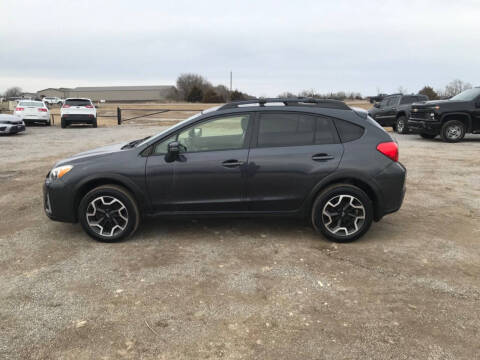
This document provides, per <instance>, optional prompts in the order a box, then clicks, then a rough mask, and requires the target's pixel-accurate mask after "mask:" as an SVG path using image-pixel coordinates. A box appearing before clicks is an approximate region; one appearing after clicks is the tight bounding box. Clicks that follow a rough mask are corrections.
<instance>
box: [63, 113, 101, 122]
mask: <svg viewBox="0 0 480 360" xmlns="http://www.w3.org/2000/svg"><path fill="white" fill-rule="evenodd" d="M62 120H64V121H67V122H69V123H82V124H85V123H89V124H90V123H93V121H95V116H94V115H90V114H64V115H62Z"/></svg>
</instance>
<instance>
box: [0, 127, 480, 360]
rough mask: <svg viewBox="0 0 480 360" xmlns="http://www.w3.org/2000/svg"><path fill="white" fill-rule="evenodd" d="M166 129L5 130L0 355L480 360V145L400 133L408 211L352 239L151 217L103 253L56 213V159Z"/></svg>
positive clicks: (261, 225) (250, 224)
mask: <svg viewBox="0 0 480 360" xmlns="http://www.w3.org/2000/svg"><path fill="white" fill-rule="evenodd" d="M158 130H159V129H158V127H153V126H146V125H140V124H130V125H122V126H121V127H111V128H109V127H99V128H98V129H90V128H72V129H66V130H62V129H59V128H58V127H51V128H46V127H29V128H28V129H27V132H26V133H24V134H20V135H17V136H10V137H0V150H1V154H2V163H1V164H0V181H1V185H2V186H1V191H0V289H1V291H0V358H2V359H17V358H18V359H50V358H53V359H118V358H126V359H140V358H142V359H199V358H202V359H203V358H210V359H220V358H224V359H338V358H342V359H479V358H480V341H479V339H480V311H479V308H480V279H479V274H480V221H479V220H480V181H479V178H480V157H479V146H480V137H478V136H477V137H474V136H470V137H467V139H466V140H465V141H464V142H462V143H459V144H446V143H443V142H440V141H438V140H437V141H427V140H423V139H421V138H420V137H418V136H414V135H405V136H397V137H398V140H399V143H400V154H401V155H400V157H401V161H402V162H403V163H404V164H405V165H406V167H407V169H408V181H407V195H406V198H405V202H404V206H403V208H402V209H401V210H400V211H399V212H398V213H396V214H392V215H389V216H387V217H385V218H384V219H383V220H382V221H381V222H379V223H376V224H374V225H373V226H372V228H371V230H370V232H369V233H368V234H367V235H366V236H365V237H364V238H362V239H361V240H360V241H358V242H356V243H352V244H333V243H330V242H328V241H326V240H325V239H324V238H322V237H321V236H319V235H317V234H315V233H314V232H313V231H312V229H311V228H310V226H309V225H308V224H307V223H306V222H303V221H296V220H278V219H256V220H238V219H237V220H232V219H221V220H218V219H217V220H187V221H173V220H172V221H164V220H149V221H146V222H144V223H143V225H142V226H141V228H140V230H139V231H138V232H137V234H136V236H135V237H134V238H132V239H130V240H128V241H126V242H123V243H119V244H101V243H96V242H94V241H93V240H91V239H90V238H88V237H87V236H86V235H85V234H84V233H83V231H82V230H81V228H80V226H79V225H74V224H63V223H55V222H52V221H50V220H48V219H47V218H46V216H45V215H44V213H43V209H42V196H41V186H42V182H43V180H44V177H45V175H46V173H47V172H48V170H49V169H50V167H51V166H52V165H53V164H54V163H55V162H56V161H57V160H59V159H61V158H62V157H65V156H68V155H71V154H74V153H76V152H79V151H83V150H87V149H90V148H92V147H96V146H100V145H105V144H108V143H114V142H119V141H123V140H129V139H135V138H140V137H143V136H146V135H149V134H152V133H155V132H157V131H158Z"/></svg>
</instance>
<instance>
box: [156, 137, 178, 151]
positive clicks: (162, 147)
mask: <svg viewBox="0 0 480 360" xmlns="http://www.w3.org/2000/svg"><path fill="white" fill-rule="evenodd" d="M176 140H177V135H173V136H170V137H169V138H168V139H166V140H163V141H162V142H159V143H157V144H156V145H155V149H153V153H154V154H166V153H167V152H168V144H169V143H171V142H172V141H176Z"/></svg>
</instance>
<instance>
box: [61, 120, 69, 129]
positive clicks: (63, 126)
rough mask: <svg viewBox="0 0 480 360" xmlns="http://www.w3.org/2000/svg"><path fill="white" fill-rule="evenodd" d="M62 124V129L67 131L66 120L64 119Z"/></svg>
mask: <svg viewBox="0 0 480 360" xmlns="http://www.w3.org/2000/svg"><path fill="white" fill-rule="evenodd" d="M60 122H61V126H62V129H65V128H66V127H67V125H68V124H67V122H66V121H65V119H62V120H61V121H60Z"/></svg>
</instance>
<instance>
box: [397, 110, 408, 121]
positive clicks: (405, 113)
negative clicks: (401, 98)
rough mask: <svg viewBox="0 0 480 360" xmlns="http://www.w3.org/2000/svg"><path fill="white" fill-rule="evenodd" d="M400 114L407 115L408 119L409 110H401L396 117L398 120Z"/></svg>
mask: <svg viewBox="0 0 480 360" xmlns="http://www.w3.org/2000/svg"><path fill="white" fill-rule="evenodd" d="M400 116H405V117H406V118H407V119H408V114H407V112H406V111H405V110H401V111H399V112H398V113H397V116H396V117H395V119H397V120H398V118H399V117H400Z"/></svg>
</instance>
